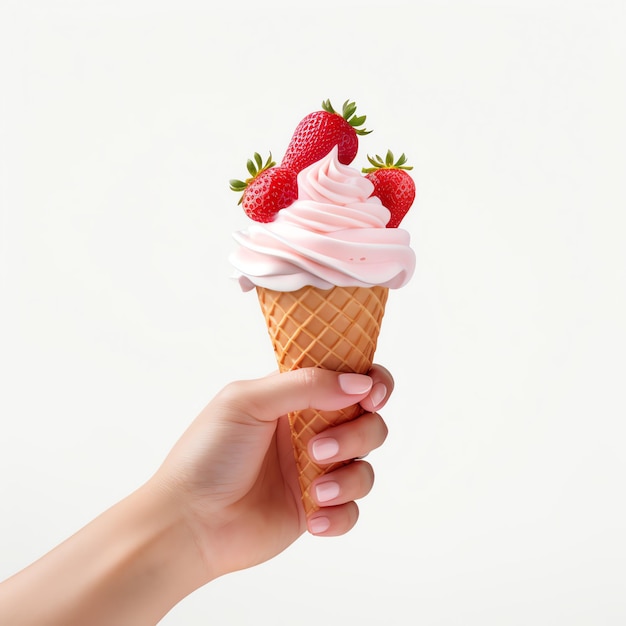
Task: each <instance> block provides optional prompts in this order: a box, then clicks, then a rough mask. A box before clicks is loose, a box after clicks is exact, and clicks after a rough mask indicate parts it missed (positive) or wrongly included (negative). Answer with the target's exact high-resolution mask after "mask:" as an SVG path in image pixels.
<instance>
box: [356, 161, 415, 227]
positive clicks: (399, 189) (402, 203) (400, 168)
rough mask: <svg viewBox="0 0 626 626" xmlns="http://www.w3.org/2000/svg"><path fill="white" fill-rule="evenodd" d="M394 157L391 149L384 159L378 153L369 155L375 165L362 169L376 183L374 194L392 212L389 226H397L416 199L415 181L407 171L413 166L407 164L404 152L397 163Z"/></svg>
mask: <svg viewBox="0 0 626 626" xmlns="http://www.w3.org/2000/svg"><path fill="white" fill-rule="evenodd" d="M393 158H394V157H393V153H392V152H391V150H388V151H387V154H386V155H385V160H384V161H383V160H382V159H381V158H380V157H379V156H378V155H376V158H375V159H372V158H371V157H370V156H369V155H368V156H367V160H368V161H369V162H370V163H371V164H372V165H373V166H374V167H369V168H365V167H364V168H363V170H362V171H363V173H364V174H367V176H366V177H365V178H367V179H368V180H370V181H371V182H372V183H373V184H374V191H373V192H372V195H373V196H376V197H377V198H380V201H381V202H382V203H383V206H384V207H386V208H387V209H389V211H390V212H391V218H390V220H389V222H388V223H387V228H397V227H398V225H399V224H400V222H401V221H402V218H403V217H404V216H405V215H406V212H407V211H408V210H409V209H410V208H411V205H412V204H413V200H415V183H414V182H413V179H412V178H411V176H410V175H409V174H408V173H407V172H406V170H412V169H413V167H412V166H408V165H405V163H406V157H405V156H404V154H403V155H402V156H401V157H400V158H399V159H398V160H397V161H396V162H395V163H394V160H393Z"/></svg>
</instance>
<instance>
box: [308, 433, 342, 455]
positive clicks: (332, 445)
mask: <svg viewBox="0 0 626 626" xmlns="http://www.w3.org/2000/svg"><path fill="white" fill-rule="evenodd" d="M311 448H312V452H313V457H314V458H315V460H316V461H326V460H327V459H331V458H332V457H334V456H335V455H336V454H337V453H338V452H339V444H338V443H337V440H336V439H332V438H330V437H324V438H323V439H318V440H317V441H314V442H313V444H312V446H311Z"/></svg>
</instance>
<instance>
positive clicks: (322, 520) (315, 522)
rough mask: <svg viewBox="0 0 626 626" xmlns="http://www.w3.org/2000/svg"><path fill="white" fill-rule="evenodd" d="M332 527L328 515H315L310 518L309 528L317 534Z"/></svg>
mask: <svg viewBox="0 0 626 626" xmlns="http://www.w3.org/2000/svg"><path fill="white" fill-rule="evenodd" d="M329 528H330V520H329V519H328V518H327V517H314V518H313V519H310V520H309V530H310V531H311V532H312V533H313V534H314V535H317V534H319V533H323V532H326V531H327V530H328V529H329Z"/></svg>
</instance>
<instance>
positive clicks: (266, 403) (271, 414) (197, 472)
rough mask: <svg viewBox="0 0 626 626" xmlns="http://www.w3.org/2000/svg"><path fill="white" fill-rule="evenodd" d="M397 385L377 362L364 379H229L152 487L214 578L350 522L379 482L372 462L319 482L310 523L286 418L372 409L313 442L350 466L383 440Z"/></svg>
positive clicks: (318, 453) (319, 374) (317, 375)
mask: <svg viewBox="0 0 626 626" xmlns="http://www.w3.org/2000/svg"><path fill="white" fill-rule="evenodd" d="M392 389H393V379H392V377H391V375H390V374H389V372H388V371H387V370H385V369H384V368H382V367H380V366H374V367H373V368H372V369H371V371H370V372H369V375H368V376H362V375H358V374H339V373H337V372H332V371H328V370H322V369H318V368H308V369H301V370H296V371H293V372H287V373H283V374H274V375H271V376H268V377H266V378H261V379H257V380H249V381H239V382H235V383H231V384H229V385H227V386H226V387H225V388H224V389H223V390H222V391H221V392H220V393H218V394H217V396H216V397H215V398H214V399H213V400H212V401H211V402H210V403H209V404H208V405H207V407H206V408H205V409H204V410H203V411H202V412H201V413H200V415H199V416H198V417H197V418H196V420H195V421H194V422H193V423H192V425H191V426H190V427H189V429H188V430H187V431H186V432H185V433H184V434H183V436H182V437H181V439H180V440H179V441H178V443H177V444H176V445H175V446H174V448H173V449H172V451H171V453H170V454H169V456H168V457H167V459H166V460H165V462H164V463H163V465H162V467H161V468H160V469H159V470H158V472H157V473H156V474H155V476H154V477H153V479H152V481H151V482H152V483H156V484H157V485H158V486H159V487H160V488H161V489H163V488H164V489H166V490H167V492H168V493H169V494H170V496H171V497H172V498H174V499H175V501H176V506H178V507H179V508H180V509H181V511H182V512H183V515H184V518H185V520H186V523H187V525H188V526H189V529H190V531H191V533H192V535H193V537H194V540H195V542H196V544H197V546H198V547H199V550H200V552H201V557H202V559H203V561H204V562H205V565H206V567H207V568H208V571H209V572H210V576H211V577H216V576H220V575H222V574H225V573H227V572H230V571H235V570H238V569H243V568H246V567H250V566H252V565H255V564H258V563H261V562H263V561H265V560H267V559H269V558H271V557H273V556H275V555H276V554H278V553H279V552H281V551H282V550H284V549H285V548H286V547H287V546H288V545H290V544H291V543H292V542H293V541H294V540H295V539H296V538H297V537H298V536H299V535H300V534H302V532H304V530H305V529H307V528H308V530H309V531H310V532H312V533H313V534H318V535H324V536H334V535H341V534H343V533H345V532H347V531H349V530H350V529H351V528H352V527H353V526H354V524H355V523H356V521H357V517H358V507H357V505H356V503H355V500H357V499H359V498H362V497H363V496H365V495H366V494H367V493H368V492H369V491H370V489H371V487H372V485H373V482H374V473H373V470H372V467H371V465H370V464H369V463H368V462H367V461H363V460H357V461H354V462H352V463H349V464H348V465H345V466H343V467H340V468H339V469H336V470H334V471H333V472H331V473H328V474H326V475H324V476H322V477H320V478H318V479H317V480H316V481H315V483H314V484H313V488H312V493H313V494H317V498H318V504H319V505H320V507H321V508H320V509H319V510H318V511H316V512H315V513H313V514H312V515H311V516H309V519H306V518H305V514H304V509H303V507H302V504H301V500H300V488H299V486H298V479H297V470H296V466H295V461H294V456H293V450H292V446H291V439H290V432H289V423H288V420H287V417H286V415H287V413H289V412H291V411H295V410H299V409H304V408H317V409H322V410H336V409H340V408H344V407H346V406H350V405H352V404H355V403H360V404H361V406H362V407H363V408H364V409H365V410H366V411H369V412H368V413H365V414H363V415H362V416H360V417H358V418H356V419H354V420H352V421H351V422H348V423H345V424H342V425H341V426H337V427H334V428H329V429H327V430H326V431H324V432H323V433H320V434H319V435H317V436H315V437H313V438H312V440H311V442H310V444H309V454H310V455H311V458H313V459H314V460H316V461H317V462H319V463H320V464H330V463H335V462H337V461H348V460H351V459H355V458H358V457H362V456H364V455H366V454H367V453H369V452H370V451H371V450H373V449H374V448H377V447H378V446H380V445H381V444H382V443H383V441H384V440H385V438H386V435H387V427H386V425H385V423H384V421H383V420H382V418H381V417H380V415H378V414H377V413H376V412H375V411H376V410H378V409H380V408H381V407H382V406H384V404H385V403H386V401H387V399H388V397H389V394H390V393H391V391H392ZM322 455H324V456H323V457H322ZM317 487H319V489H317Z"/></svg>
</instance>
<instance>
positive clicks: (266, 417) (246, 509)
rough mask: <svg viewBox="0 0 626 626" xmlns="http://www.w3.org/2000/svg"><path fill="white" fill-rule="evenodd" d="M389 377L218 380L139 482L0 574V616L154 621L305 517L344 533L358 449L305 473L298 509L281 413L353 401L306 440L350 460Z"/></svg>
mask: <svg viewBox="0 0 626 626" xmlns="http://www.w3.org/2000/svg"><path fill="white" fill-rule="evenodd" d="M392 388H393V380H392V378H391V376H390V375H389V373H388V372H387V371H386V370H385V369H383V368H381V367H373V368H372V370H371V371H370V372H369V376H361V375H357V374H339V373H337V372H331V371H325V370H321V369H302V370H298V371H294V372H289V373H286V374H277V375H273V376H269V377H267V378H262V379H258V380H250V381H243V382H237V383H232V384H230V385H228V386H227V387H225V388H224V389H223V390H222V391H221V392H220V393H218V395H217V396H216V397H215V398H214V399H213V401H212V402H211V403H210V404H209V405H208V406H207V407H206V408H205V409H204V410H203V411H202V413H201V414H200V415H199V416H198V418H197V419H196V420H195V421H194V422H193V423H192V425H191V426H190V427H189V429H188V430H187V431H186V432H185V433H184V434H183V436H182V437H181V439H180V440H179V441H178V443H177V444H176V445H175V446H174V448H173V449H172V451H171V453H170V454H169V455H168V457H167V458H166V460H165V461H164V463H163V465H162V466H161V467H160V468H159V469H158V471H157V472H156V473H155V474H154V476H153V477H152V478H150V480H148V482H147V483H145V484H144V485H142V486H141V487H140V488H139V489H137V490H136V491H134V492H133V493H131V494H130V495H129V496H127V497H126V498H124V499H123V500H121V501H120V502H118V503H117V504H115V505H114V506H112V507H111V508H110V509H108V510H107V511H105V512H104V513H102V514H101V515H99V516H98V517H97V518H96V519H94V520H93V521H91V522H90V523H89V524H87V525H86V526H85V527H84V528H82V529H81V530H79V531H78V532H77V533H76V534H75V535H73V536H72V537H70V538H69V539H68V540H66V541H64V542H63V543H61V544H60V545H58V546H57V547H56V548H54V549H53V550H52V551H50V552H49V553H48V554H46V555H44V556H43V557H42V558H41V559H39V560H37V561H36V562H35V563H32V564H31V565H30V566H28V567H26V568H25V569H23V570H22V571H20V572H18V573H17V574H15V575H14V576H12V577H11V578H9V579H7V580H6V581H4V582H3V583H2V584H0V623H2V624H5V623H6V624H9V623H10V624H23V625H24V626H27V625H28V626H30V625H31V624H32V625H33V626H34V625H38V624H44V623H45V624H50V625H51V626H52V625H57V624H58V625H63V626H74V625H79V624H80V625H82V624H89V625H90V626H105V625H108V624H135V625H137V626H143V625H146V626H147V625H151V624H155V623H157V622H158V621H159V620H160V619H161V618H162V617H163V615H165V614H166V613H167V612H168V611H169V610H170V609H171V608H172V607H173V606H174V605H175V604H177V603H178V602H180V600H182V598H184V597H185V596H186V595H187V594H189V593H191V592H192V591H193V590H194V589H197V588H198V587H200V586H202V585H204V584H206V583H207V582H209V581H210V580H212V579H214V578H216V577H217V576H221V575H222V574H226V573H228V572H232V571H235V570H237V569H242V568H245V567H250V566H252V565H255V564H257V563H261V562H262V561H265V560H267V559H269V558H271V557H272V556H274V555H276V554H278V553H279V552H281V551H282V550H284V549H285V548H286V547H287V546H288V545H289V544H291V543H292V542H293V541H294V540H295V539H296V538H297V537H298V536H299V535H300V534H301V533H303V532H304V530H305V529H306V528H307V527H308V529H309V531H310V532H313V533H315V534H321V535H339V534H342V533H345V532H347V531H348V530H350V528H352V526H354V524H355V523H356V519H357V515H358V508H357V506H356V504H355V502H354V500H356V499H358V498H361V497H363V496H364V495H366V494H367V493H368V491H369V490H370V489H371V487H372V484H373V480H374V474H373V471H372V468H371V466H370V465H369V463H367V462H366V461H362V460H358V461H355V462H353V463H350V464H348V465H345V466H343V467H340V468H339V469H337V470H334V471H333V472H330V473H328V474H326V475H324V476H322V477H320V478H318V479H317V481H316V482H315V483H314V490H313V493H316V490H315V487H318V486H319V487H320V489H319V490H318V491H317V493H318V495H319V504H320V506H321V508H320V510H319V511H316V512H315V513H313V514H311V516H310V517H309V519H308V520H307V519H306V518H305V515H304V510H303V507H302V504H301V501H300V491H299V487H298V481H297V475H296V467H295V461H294V456H293V452H292V448H291V440H290V434H289V424H288V423H287V419H286V418H285V417H284V416H285V415H286V414H287V413H288V412H290V411H295V410H299V409H304V408H309V407H314V408H317V409H322V410H335V409H340V408H343V407H346V406H350V405H352V404H355V403H357V402H360V403H361V406H362V407H363V408H364V409H365V410H366V411H372V412H370V413H365V414H364V415H362V416H360V417H358V418H356V419H354V420H353V421H351V422H348V423H345V424H342V425H341V426H337V427H335V428H329V429H327V430H326V431H324V432H322V433H320V434H319V435H317V436H316V437H314V438H313V439H312V440H311V442H310V446H309V447H310V449H309V452H310V454H311V456H312V457H313V458H316V459H317V460H318V461H319V462H320V463H322V462H324V463H334V462H336V461H346V460H351V459H354V458H356V457H361V456H363V455H365V454H367V453H368V452H369V451H370V450H373V449H374V448H376V447H377V446H379V445H381V444H382V442H383V441H384V439H385V437H386V435H387V428H386V426H385V423H384V422H383V420H382V419H381V417H380V416H379V415H378V414H377V413H375V412H373V411H376V410H378V409H379V408H380V407H382V406H383V405H384V403H385V402H386V400H387V398H388V396H389V393H390V392H391V390H392ZM320 455H321V456H323V457H324V459H322V458H321V456H320ZM32 598H37V602H32Z"/></svg>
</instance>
